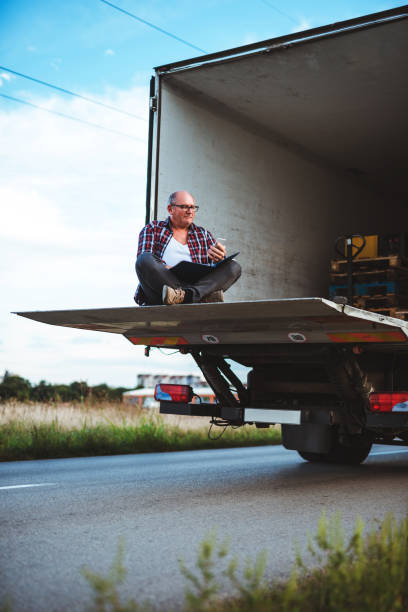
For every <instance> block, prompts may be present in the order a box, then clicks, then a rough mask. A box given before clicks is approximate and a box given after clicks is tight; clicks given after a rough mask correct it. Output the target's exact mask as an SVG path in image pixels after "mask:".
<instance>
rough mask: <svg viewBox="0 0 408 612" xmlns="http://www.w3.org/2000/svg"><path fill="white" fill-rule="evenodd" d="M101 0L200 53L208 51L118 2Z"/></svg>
mask: <svg viewBox="0 0 408 612" xmlns="http://www.w3.org/2000/svg"><path fill="white" fill-rule="evenodd" d="M100 1H101V2H103V3H104V4H107V5H108V6H111V7H112V8H114V9H116V10H117V11H120V12H121V13H124V14H125V15H128V17H132V18H133V19H136V21H140V22H141V23H144V24H145V25H147V26H149V28H153V29H154V30H157V31H158V32H161V33H162V34H165V35H166V36H170V38H174V40H178V41H179V42H181V43H183V45H187V46H188V47H191V48H192V49H195V50H196V51H200V53H207V51H204V49H200V47H196V46H195V45H192V44H191V43H189V42H187V41H186V40H184V39H183V38H179V37H178V36H176V35H175V34H172V33H171V32H168V31H167V30H163V29H162V28H159V26H156V25H154V23H150V21H146V20H145V19H142V18H141V17H138V16H137V15H134V14H133V13H129V11H125V9H122V8H120V7H119V6H116V4H112V3H111V2H108V1H107V0H100Z"/></svg>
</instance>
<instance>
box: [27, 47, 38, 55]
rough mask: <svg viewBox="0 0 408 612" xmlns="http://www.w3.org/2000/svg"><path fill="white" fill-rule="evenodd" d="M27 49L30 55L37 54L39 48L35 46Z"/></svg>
mask: <svg viewBox="0 0 408 612" xmlns="http://www.w3.org/2000/svg"><path fill="white" fill-rule="evenodd" d="M26 49H27V51H28V52H29V53H35V52H36V51H37V47H35V46H34V45H27V47H26Z"/></svg>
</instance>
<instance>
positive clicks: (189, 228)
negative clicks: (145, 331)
mask: <svg viewBox="0 0 408 612" xmlns="http://www.w3.org/2000/svg"><path fill="white" fill-rule="evenodd" d="M167 210H168V212H169V216H168V217H167V219H166V220H165V221H151V222H150V223H148V224H147V225H145V227H144V228H143V229H142V231H141V232H140V235H139V246H138V251H137V260H136V273H137V276H138V278H139V283H140V284H139V286H138V288H137V290H136V294H135V298H134V299H135V301H136V303H137V304H140V305H157V304H169V305H170V304H191V303H196V302H223V301H224V295H223V291H226V290H227V289H228V288H229V287H230V286H231V285H232V284H233V283H235V281H237V280H238V278H239V277H240V275H241V266H240V265H239V263H237V262H236V261H234V260H231V261H228V262H225V264H223V265H222V266H220V267H219V268H218V267H217V268H216V269H214V270H211V274H208V275H206V276H204V277H203V278H202V279H200V280H199V281H197V282H196V283H190V284H182V282H181V281H180V280H179V279H178V278H177V277H176V275H175V274H173V273H172V271H171V268H172V267H173V266H175V265H176V264H177V263H178V262H179V261H183V260H184V261H192V262H193V263H202V264H209V263H211V262H214V263H215V262H218V261H221V260H222V259H224V257H225V247H224V246H223V245H222V244H220V243H219V242H216V241H215V239H214V237H213V236H212V234H211V233H210V232H209V231H208V230H206V229H204V228H203V227H199V226H198V225H195V224H194V223H193V221H194V216H195V213H196V211H197V210H198V206H196V204H195V201H194V198H193V196H192V195H191V194H190V193H188V191H175V192H174V193H172V194H170V196H169V199H168V201H167Z"/></svg>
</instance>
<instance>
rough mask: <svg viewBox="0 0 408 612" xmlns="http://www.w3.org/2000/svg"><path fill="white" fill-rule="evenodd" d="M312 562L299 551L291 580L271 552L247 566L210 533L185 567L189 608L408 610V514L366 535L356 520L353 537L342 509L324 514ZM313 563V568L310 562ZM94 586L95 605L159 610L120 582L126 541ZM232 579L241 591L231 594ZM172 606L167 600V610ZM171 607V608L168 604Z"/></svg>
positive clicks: (196, 611)
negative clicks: (274, 578) (272, 561)
mask: <svg viewBox="0 0 408 612" xmlns="http://www.w3.org/2000/svg"><path fill="white" fill-rule="evenodd" d="M309 553H310V555H311V559H309V564H306V563H305V562H304V561H303V559H302V558H301V556H300V554H299V553H298V554H297V558H296V562H295V564H294V567H293V570H292V573H291V575H290V577H289V579H287V580H284V581H280V582H272V583H271V582H270V581H267V580H266V579H265V577H264V572H265V564H266V554H265V553H261V554H260V555H258V557H257V558H256V559H255V560H254V561H247V562H246V565H245V566H244V567H243V568H240V567H239V563H238V561H237V560H236V559H234V558H232V559H231V558H230V556H229V553H228V545H227V544H226V543H225V542H224V543H219V542H217V538H216V536H215V535H214V534H211V535H209V536H208V537H207V538H206V540H204V541H203V542H202V543H201V545H200V547H199V551H198V557H197V562H196V567H195V568H192V569H190V568H187V567H186V565H185V564H184V563H183V562H181V563H180V567H181V571H182V573H183V575H184V577H185V578H186V580H187V584H188V586H187V589H186V592H185V603H184V605H183V606H181V607H180V608H178V609H180V610H183V611H184V612H209V611H210V610H211V612H227V611H228V612H349V611H350V610H358V611H359V612H372V611H373V610H376V612H402V611H405V610H407V609H408V515H407V516H406V517H405V518H403V519H402V520H401V521H400V522H397V521H396V519H395V518H394V517H393V516H391V515H388V516H387V517H386V518H385V519H384V520H383V521H382V523H381V524H380V526H379V527H378V528H374V527H372V528H371V529H370V530H369V532H368V534H367V535H364V534H363V523H362V521H361V520H357V522H356V526H355V529H354V533H353V535H352V536H351V538H350V539H349V541H348V542H346V540H345V537H344V532H343V529H342V527H341V524H340V518H339V516H336V517H334V518H333V519H331V520H330V521H329V520H328V519H327V518H326V516H325V515H323V516H322V518H321V519H320V522H319V527H318V531H317V534H316V536H315V537H314V539H313V540H312V539H310V542H309ZM309 565H311V567H309ZM83 573H84V576H85V578H86V579H87V580H88V583H89V584H90V586H91V587H92V590H93V594H94V602H93V607H92V608H91V610H94V612H96V611H97V612H108V611H112V612H124V611H125V610H126V611H128V612H135V611H136V610H137V611H139V612H140V611H141V610H149V609H152V608H151V606H150V605H149V603H146V602H145V603H142V604H140V603H138V602H136V601H135V600H128V601H127V602H124V603H123V602H122V600H121V597H120V593H119V586H120V585H121V584H122V583H123V581H124V579H125V576H126V568H125V567H124V565H123V548H121V547H119V548H118V554H117V556H116V559H115V560H114V563H113V565H112V568H111V570H110V572H109V573H108V575H106V576H102V575H99V574H94V573H92V572H90V571H89V570H84V572H83ZM225 581H226V582H227V583H229V585H230V586H232V588H233V590H234V594H233V595H232V596H231V595H228V596H226V595H225V590H224V591H223V586H224V587H225ZM167 610H169V608H168V607H166V612H167ZM163 612H164V609H163Z"/></svg>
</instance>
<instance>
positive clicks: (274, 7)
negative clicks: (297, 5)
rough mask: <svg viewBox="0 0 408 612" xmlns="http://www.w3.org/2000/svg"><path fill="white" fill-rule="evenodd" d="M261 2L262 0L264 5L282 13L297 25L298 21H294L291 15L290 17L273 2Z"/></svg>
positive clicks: (266, 0)
mask: <svg viewBox="0 0 408 612" xmlns="http://www.w3.org/2000/svg"><path fill="white" fill-rule="evenodd" d="M261 2H263V3H264V4H265V5H266V6H269V8H271V9H273V10H274V11H276V12H277V13H280V14H281V15H283V16H284V17H287V18H288V19H290V20H291V21H292V22H293V23H296V25H299V22H298V21H296V19H293V17H291V16H290V15H288V14H287V13H285V12H284V11H281V10H280V9H278V7H277V6H275V5H274V4H271V3H270V2H268V0H261Z"/></svg>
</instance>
